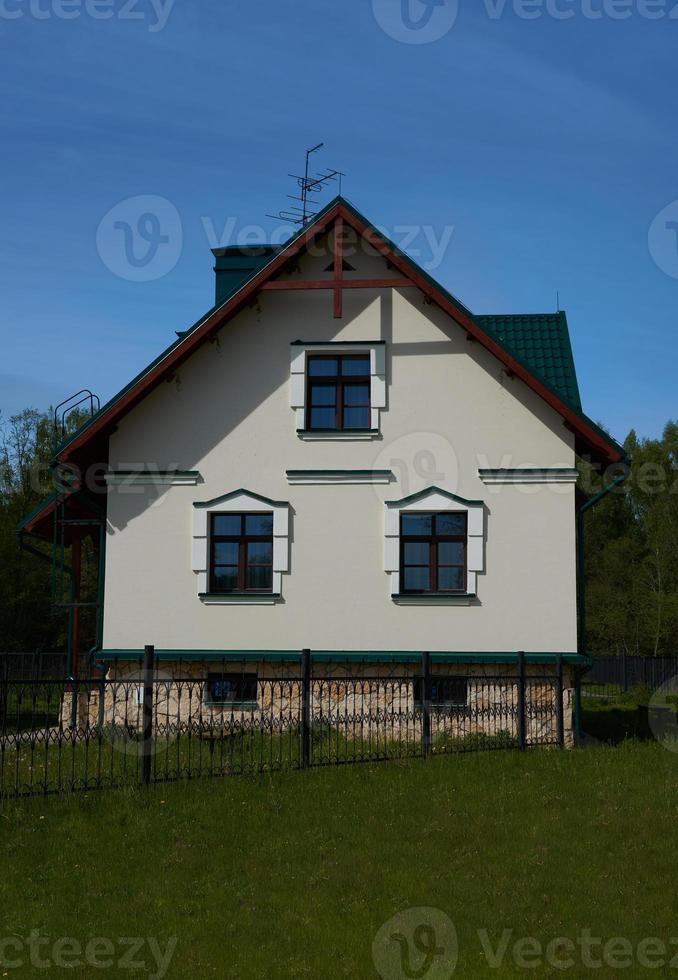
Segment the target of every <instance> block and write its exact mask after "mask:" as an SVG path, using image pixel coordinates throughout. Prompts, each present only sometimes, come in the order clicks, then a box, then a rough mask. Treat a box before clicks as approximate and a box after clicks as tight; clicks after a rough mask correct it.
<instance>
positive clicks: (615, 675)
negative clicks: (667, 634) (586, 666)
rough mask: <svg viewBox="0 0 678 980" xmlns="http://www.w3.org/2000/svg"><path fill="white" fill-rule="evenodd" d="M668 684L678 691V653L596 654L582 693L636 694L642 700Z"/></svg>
mask: <svg viewBox="0 0 678 980" xmlns="http://www.w3.org/2000/svg"><path fill="white" fill-rule="evenodd" d="M664 684H666V685H667V691H670V692H671V693H678V657H635V656H628V655H622V656H618V657H617V656H610V657H596V658H595V659H594V663H593V668H592V669H591V670H590V671H589V672H588V673H587V674H585V675H584V677H583V679H582V694H583V695H584V696H586V697H591V698H610V697H612V698H614V697H618V696H620V695H625V694H633V695H634V696H636V697H639V698H640V699H641V700H642V699H644V698H647V697H649V696H650V694H651V692H652V691H655V690H656V689H657V688H658V687H661V686H662V685H664Z"/></svg>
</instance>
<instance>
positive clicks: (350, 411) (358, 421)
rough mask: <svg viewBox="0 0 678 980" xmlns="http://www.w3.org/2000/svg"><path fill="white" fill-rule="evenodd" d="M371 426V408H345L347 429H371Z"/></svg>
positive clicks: (345, 425)
mask: <svg viewBox="0 0 678 980" xmlns="http://www.w3.org/2000/svg"><path fill="white" fill-rule="evenodd" d="M369 427H370V410H369V408H345V409H344V428H345V429H369Z"/></svg>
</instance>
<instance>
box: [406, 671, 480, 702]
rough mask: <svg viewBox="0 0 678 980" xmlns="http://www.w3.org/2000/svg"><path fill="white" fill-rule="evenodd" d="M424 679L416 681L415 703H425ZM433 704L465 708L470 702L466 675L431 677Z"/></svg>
mask: <svg viewBox="0 0 678 980" xmlns="http://www.w3.org/2000/svg"><path fill="white" fill-rule="evenodd" d="M423 690H424V681H423V679H422V678H421V677H417V678H415V681H414V701H415V704H422V703H423ZM431 704H432V705H437V706H438V707H441V708H465V707H466V706H467V704H468V681H467V679H466V678H465V677H436V676H435V675H434V676H433V677H432V678H431Z"/></svg>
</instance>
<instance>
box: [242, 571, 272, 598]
mask: <svg viewBox="0 0 678 980" xmlns="http://www.w3.org/2000/svg"><path fill="white" fill-rule="evenodd" d="M272 587H273V568H272V567H271V566H270V565H250V566H249V567H248V569H247V588H248V589H261V591H262V592H264V591H269V590H270V589H271V588H272Z"/></svg>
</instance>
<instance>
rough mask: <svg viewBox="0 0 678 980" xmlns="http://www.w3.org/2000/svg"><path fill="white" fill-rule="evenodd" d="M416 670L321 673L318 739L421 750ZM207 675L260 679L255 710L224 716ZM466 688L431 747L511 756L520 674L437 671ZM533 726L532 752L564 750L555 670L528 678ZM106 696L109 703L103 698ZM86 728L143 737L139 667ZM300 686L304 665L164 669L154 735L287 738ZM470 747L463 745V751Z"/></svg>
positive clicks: (92, 692) (88, 711)
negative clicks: (487, 748)
mask: <svg viewBox="0 0 678 980" xmlns="http://www.w3.org/2000/svg"><path fill="white" fill-rule="evenodd" d="M419 670H420V666H419V665H417V664H386V663H384V664H370V663H367V664H362V663H347V664H341V663H332V664H314V668H313V680H312V683H311V704H310V717H311V723H312V726H313V728H314V729H315V730H325V731H331V732H333V733H337V734H338V735H339V736H342V737H344V738H348V739H351V740H373V739H377V740H379V741H380V742H384V741H393V742H402V741H408V742H417V741H420V740H421V735H422V715H423V712H422V709H421V706H420V705H419V704H417V703H415V679H416V677H417V676H418V672H419ZM208 673H225V674H228V673H231V674H241V673H256V674H257V699H256V705H254V704H252V705H248V706H247V707H244V706H237V705H229V706H219V705H211V704H209V703H208V702H207V699H206V694H207V687H206V680H207V674H208ZM563 674H564V677H563V715H564V732H565V744H566V746H568V747H571V746H572V745H573V742H574V736H573V704H574V691H573V680H572V672H571V670H570V668H569V667H567V666H565V667H564V671H563ZM440 677H453V678H460V679H461V678H463V679H465V680H466V699H465V703H464V704H456V705H444V704H435V703H434V704H432V705H431V709H430V710H431V737H432V747H433V750H434V751H435V749H436V745H437V744H438V745H440V747H441V750H442V749H444V748H445V745H446V743H448V742H450V741H451V742H452V743H454V742H456V740H459V741H460V743H463V741H464V740H468V741H469V743H473V742H474V741H477V742H478V743H479V746H482V744H483V742H484V741H487V740H488V739H490V740H492V741H493V742H494V743H496V744H497V746H499V747H501V746H502V745H506V747H510V746H511V745H513V744H515V743H516V741H517V738H518V682H517V668H516V666H515V665H507V664H433V666H432V678H433V680H434V681H435V679H436V678H440ZM526 679H527V680H526V691H525V716H526V737H527V742H528V745H551V744H556V743H557V716H556V689H557V685H556V678H555V668H554V667H553V666H552V665H549V666H547V667H546V666H542V665H529V666H527V668H526ZM102 688H103V692H104V693H103V701H102V697H101V691H102ZM73 696H74V695H73V693H72V692H67V693H66V694H65V695H64V698H63V702H62V724H63V725H64V727H66V726H67V725H69V724H70V719H71V711H72V701H73ZM77 697H78V708H77V724H78V728H79V729H81V730H83V731H85V732H86V731H87V730H89V729H91V728H92V727H94V726H96V727H97V728H98V727H100V726H115V727H116V728H121V729H125V730H128V731H133V732H140V731H141V729H142V725H143V682H142V671H141V668H140V665H139V664H132V663H119V664H116V665H114V666H111V667H110V668H109V669H108V672H107V675H106V680H105V683H104V684H103V685H102V684H101V683H96V682H94V683H93V684H92V685H90V686H86V685H83V687H82V689H79V691H78V696H77ZM301 718H302V704H301V681H300V679H299V665H298V664H297V663H271V662H259V663H247V664H245V665H243V663H242V661H240V662H237V663H236V662H233V663H229V662H225V663H223V662H218V663H216V662H208V663H203V662H199V663H198V662H190V661H189V662H161V663H160V664H159V665H158V668H157V669H156V672H155V683H154V726H155V732H156V735H157V736H159V737H174V736H176V735H180V734H182V733H186V732H188V731H191V732H209V731H211V730H214V731H215V732H216V733H217V734H218V733H219V732H222V733H223V734H224V735H229V734H238V733H241V732H253V731H264V732H266V733H272V734H274V735H275V734H282V733H285V732H289V731H291V730H293V729H297V728H298V727H299V726H300V724H301ZM462 747H463V744H462Z"/></svg>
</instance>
